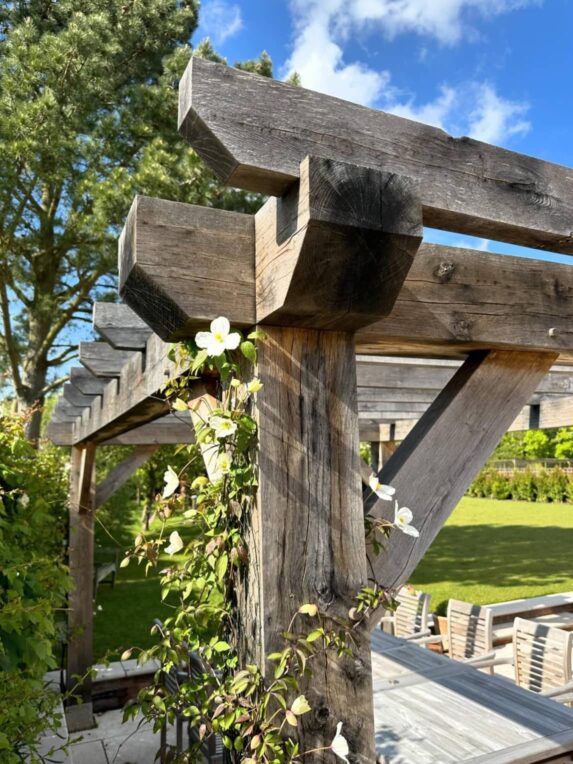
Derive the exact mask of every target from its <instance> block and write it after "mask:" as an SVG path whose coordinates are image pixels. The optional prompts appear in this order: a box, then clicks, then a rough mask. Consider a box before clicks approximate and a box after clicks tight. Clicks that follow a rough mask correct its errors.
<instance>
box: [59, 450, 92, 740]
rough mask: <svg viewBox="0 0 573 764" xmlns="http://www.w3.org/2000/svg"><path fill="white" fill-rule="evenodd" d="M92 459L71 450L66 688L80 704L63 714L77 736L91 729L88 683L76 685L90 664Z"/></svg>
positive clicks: (89, 680) (90, 454) (83, 451)
mask: <svg viewBox="0 0 573 764" xmlns="http://www.w3.org/2000/svg"><path fill="white" fill-rule="evenodd" d="M95 456H96V447H95V445H93V444H88V445H86V446H83V447H80V446H73V447H72V462H71V476H70V526H69V534H70V535H69V547H68V560H69V566H70V573H71V577H72V581H73V589H72V591H71V593H70V596H69V611H68V632H69V634H68V654H67V666H66V686H67V689H68V690H73V693H74V695H75V696H77V698H78V700H80V701H81V702H80V703H73V702H72V704H71V705H70V706H68V709H67V711H66V716H67V723H68V729H69V730H70V732H72V731H73V732H77V731H79V730H83V729H89V728H91V727H93V726H94V718H93V711H92V703H91V679H90V678H89V677H87V678H86V679H85V680H84V681H83V682H82V683H81V684H79V685H78V679H77V677H83V676H84V675H85V674H86V672H87V671H88V669H89V667H90V666H91V665H92V663H93V646H92V638H93V600H92V591H93V569H94V511H95Z"/></svg>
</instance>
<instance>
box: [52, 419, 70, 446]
mask: <svg viewBox="0 0 573 764" xmlns="http://www.w3.org/2000/svg"><path fill="white" fill-rule="evenodd" d="M46 438H48V440H51V441H52V443H53V444H54V445H55V446H71V445H72V443H73V442H74V425H73V422H54V420H53V419H52V420H50V421H49V422H48V425H47V427H46Z"/></svg>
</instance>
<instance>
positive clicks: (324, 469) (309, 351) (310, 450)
mask: <svg viewBox="0 0 573 764" xmlns="http://www.w3.org/2000/svg"><path fill="white" fill-rule="evenodd" d="M266 331H267V333H268V338H267V340H266V341H265V342H264V343H262V345H261V347H260V350H259V359H258V375H259V376H260V378H261V379H262V381H263V383H264V387H263V390H262V391H261V393H259V395H258V397H257V417H258V423H259V477H258V482H259V497H258V503H257V508H256V512H255V518H254V519H253V528H254V534H255V538H254V541H253V543H252V544H250V546H249V549H250V562H249V573H250V576H252V578H251V580H250V583H249V586H248V591H249V593H250V599H249V603H248V606H247V607H245V608H241V617H242V619H243V628H242V633H243V634H244V635H245V636H244V639H245V641H246V644H245V645H244V650H245V652H246V653H247V654H250V655H251V656H252V657H253V658H254V659H257V660H258V662H259V665H265V663H264V661H263V660H262V655H261V653H263V654H268V653H270V652H274V651H275V650H277V649H282V647H283V645H282V641H281V638H280V636H279V635H280V633H281V632H282V631H284V628H285V624H287V625H288V623H289V622H290V620H291V618H292V616H293V614H294V613H295V612H296V610H297V608H298V607H300V605H302V604H304V603H307V602H314V603H317V604H318V605H319V606H320V608H321V610H323V611H324V612H325V613H327V614H330V615H333V616H334V615H336V616H341V617H347V615H348V610H349V608H350V607H352V603H353V598H354V595H355V594H356V593H357V592H358V590H359V589H360V588H361V586H362V585H363V583H364V581H365V579H366V553H365V546H364V520H363V513H362V489H361V482H360V466H359V458H358V418H357V414H356V392H355V372H354V342H353V338H352V335H350V334H345V333H338V332H322V331H315V330H309V329H290V328H275V327H269V328H268V329H266ZM277 412H280V416H279V415H277ZM263 603H264V605H263ZM355 636H356V637H357V639H358V654H357V655H356V658H355V659H354V660H350V659H346V658H342V659H336V658H335V657H329V658H328V659H327V658H325V657H322V656H321V657H318V658H316V659H315V660H313V668H312V672H313V674H312V679H311V680H310V681H309V683H308V686H305V688H304V691H305V693H306V695H307V697H308V698H309V701H310V704H311V706H312V709H313V712H312V713H311V714H307V715H305V716H303V717H301V719H300V721H299V728H298V731H299V734H300V736H301V741H302V744H301V750H308V749H310V748H314V747H317V746H324V745H325V741H326V744H328V741H330V740H331V739H332V737H333V734H334V730H335V726H336V724H337V722H338V721H342V722H343V723H344V730H345V736H346V737H347V739H348V741H349V745H350V750H351V752H352V754H353V757H354V758H353V760H355V761H360V762H364V763H365V764H366V762H372V761H374V759H375V753H374V730H373V716H372V685H371V681H372V678H371V669H370V641H369V637H368V635H367V634H366V633H364V632H358V633H356V635H355ZM253 638H254V639H253ZM253 654H254V655H253ZM267 665H268V664H267ZM329 756H330V754H328V753H325V754H314V756H313V761H317V762H319V761H320V762H322V761H324V762H326V761H327V760H328V761H330V759H329V758H328V757H329Z"/></svg>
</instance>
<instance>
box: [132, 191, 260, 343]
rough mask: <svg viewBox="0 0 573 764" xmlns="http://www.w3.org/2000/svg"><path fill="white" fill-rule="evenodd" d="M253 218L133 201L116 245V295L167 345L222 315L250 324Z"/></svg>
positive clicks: (147, 199) (252, 313) (141, 199)
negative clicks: (117, 267) (118, 292)
mask: <svg viewBox="0 0 573 764" xmlns="http://www.w3.org/2000/svg"><path fill="white" fill-rule="evenodd" d="M254 236H255V224H254V218H253V216H252V215H245V214H241V213H239V212H228V211H226V210H216V209H210V208H207V207H198V206H194V205H191V204H182V203H179V202H167V201H164V200H163V199H152V198H150V197H145V196H137V197H136V198H135V200H134V202H133V204H132V207H131V210H130V212H129V216H128V218H127V222H126V224H125V228H124V230H123V233H122V234H121V237H120V240H119V291H120V294H121V296H122V298H123V300H124V302H126V303H127V305H129V306H130V307H131V308H133V310H134V311H135V312H136V313H137V314H138V315H139V316H140V317H141V318H143V319H144V320H145V321H146V322H147V324H149V326H151V327H152V328H153V330H154V331H155V332H156V333H157V334H158V335H159V336H160V337H161V338H162V339H165V340H176V339H180V338H183V337H189V336H190V335H191V334H194V333H195V331H196V330H197V329H198V328H204V326H205V324H208V323H209V322H210V321H212V319H213V318H215V317H216V316H218V315H220V314H221V313H224V315H225V316H226V317H227V318H228V319H229V320H230V321H231V323H232V324H234V325H235V326H240V327H244V326H250V325H252V324H254V323H255V295H254V279H255V243H254Z"/></svg>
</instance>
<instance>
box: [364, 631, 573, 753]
mask: <svg viewBox="0 0 573 764" xmlns="http://www.w3.org/2000/svg"><path fill="white" fill-rule="evenodd" d="M372 672H373V682H374V716H375V725H376V727H375V728H376V748H377V752H378V754H382V755H383V756H384V757H385V759H386V762H388V764H458V763H459V762H471V763H472V764H482V763H483V764H485V763H486V762H487V764H513V763H515V764H529V763H530V762H541V761H547V760H548V759H550V758H552V757H558V756H564V757H565V758H563V759H560V761H572V762H573V756H571V757H569V756H566V754H568V753H570V752H573V709H570V708H567V707H565V706H562V705H561V704H559V703H557V702H556V701H553V700H548V699H547V698H543V697H541V696H540V695H536V694H535V693H532V692H529V691H527V690H523V689H521V688H519V687H516V685H514V684H513V683H512V682H510V681H509V680H507V679H504V678H503V677H497V676H491V675H490V674H487V673H485V672H483V671H478V670H476V669H474V668H471V667H469V666H465V665H464V664H463V663H459V662H457V661H452V660H450V659H449V658H446V657H445V656H442V655H439V654H437V653H434V652H431V651H430V650H427V649H425V648H423V647H419V646H417V645H414V644H412V643H411V642H410V643H409V642H405V641H404V640H401V639H396V638H395V637H392V636H390V635H388V634H384V633H383V632H382V631H380V630H379V629H376V631H375V632H374V634H373V636H372Z"/></svg>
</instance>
